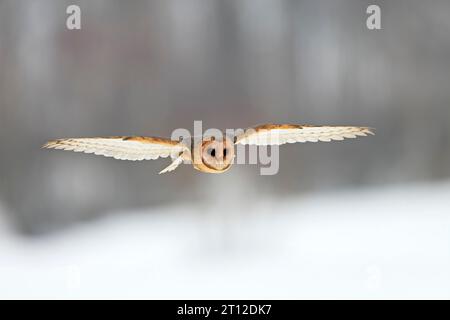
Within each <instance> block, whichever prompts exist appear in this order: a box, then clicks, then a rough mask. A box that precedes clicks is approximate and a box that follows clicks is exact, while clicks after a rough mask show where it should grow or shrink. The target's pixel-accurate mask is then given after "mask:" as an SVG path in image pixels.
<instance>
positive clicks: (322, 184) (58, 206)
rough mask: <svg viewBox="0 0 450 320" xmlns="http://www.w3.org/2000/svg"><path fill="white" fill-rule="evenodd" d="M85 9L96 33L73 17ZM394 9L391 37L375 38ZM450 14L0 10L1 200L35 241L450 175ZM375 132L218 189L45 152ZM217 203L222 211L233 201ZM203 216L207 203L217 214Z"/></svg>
mask: <svg viewBox="0 0 450 320" xmlns="http://www.w3.org/2000/svg"><path fill="white" fill-rule="evenodd" d="M70 4H77V5H79V6H80V7H81V23H82V28H81V30H67V28H66V19H67V16H68V15H67V14H66V8H67V6H68V5H70ZM369 4H378V5H379V6H380V7H381V25H382V30H378V31H371V30H368V29H367V28H366V18H367V14H366V8H367V7H368V5H369ZM449 13H450V2H449V1H447V0H442V1H439V0H434V1H419V0H397V1H381V0H378V1H361V0H348V1H335V0H319V1H297V0H286V1H271V0H230V1H220V0H170V1H167V0H160V1H143V0H134V1H118V0H117V1H111V0H89V1H87V0H86V1H55V0H39V1H34V0H14V1H13V0H2V1H0V150H1V157H0V201H1V202H2V203H3V206H4V207H5V208H6V209H5V210H4V211H5V212H7V215H8V218H9V220H11V221H12V222H13V223H14V224H15V225H16V227H17V230H19V231H21V232H23V233H25V234H30V235H32V234H42V233H47V232H50V231H52V230H59V229H61V228H65V227H66V226H69V225H71V224H73V223H75V222H78V221H84V220H91V219H95V218H96V217H98V216H99V215H104V214H105V213H107V212H113V211H118V210H125V209H135V208H136V209H138V208H153V209H155V208H156V209H158V208H163V207H165V206H168V205H174V204H176V205H186V206H191V207H192V206H193V207H194V208H197V210H198V211H199V212H201V211H214V207H215V206H216V205H217V204H219V203H220V205H226V201H224V200H223V198H225V199H231V201H238V202H239V203H240V204H241V206H242V210H244V209H245V211H246V212H252V210H253V209H254V208H255V206H256V205H257V203H258V199H261V198H265V199H267V198H271V199H275V201H283V199H287V198H292V197H294V198H295V197H297V196H300V195H303V194H305V193H316V192H322V191H325V190H342V189H352V188H361V187H384V186H386V185H390V184H408V183H410V182H413V181H437V180H444V179H447V178H449V176H450V90H449V88H450V87H449V85H450V63H449V59H450V36H449V35H450V14H449ZM194 120H202V121H203V127H204V129H207V128H220V129H225V128H246V127H248V126H251V125H254V124H258V123H265V122H275V123H284V122H286V123H300V124H301V123H310V124H342V125H367V126H370V127H374V128H376V136H374V137H369V138H362V139H357V140H351V141H345V142H339V143H332V144H327V143H322V144H301V145H288V146H285V147H283V148H281V149H280V157H281V161H280V162H281V163H280V171H279V173H278V174H277V175H275V176H260V175H259V169H258V168H257V167H256V166H234V167H233V168H232V170H230V171H229V172H228V173H227V174H225V175H219V176H209V175H205V174H201V173H199V172H196V171H194V170H193V169H192V167H190V166H182V167H181V168H180V169H178V170H177V171H176V173H175V174H166V175H158V174H157V172H158V171H159V170H160V169H161V168H163V167H165V166H166V165H167V159H166V160H158V161H147V162H122V161H117V160H112V159H106V158H103V157H95V156H91V155H80V154H75V153H70V152H57V151H48V150H41V149H40V146H41V145H42V144H43V143H44V142H45V141H47V140H49V139H53V138H62V137H81V136H103V135H104V136H109V135H150V136H151V135H157V136H170V134H171V132H172V130H173V129H175V128H187V129H189V130H193V121H194ZM219 199H222V200H220V201H219ZM205 203H206V204H205Z"/></svg>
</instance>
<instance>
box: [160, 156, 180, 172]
mask: <svg viewBox="0 0 450 320" xmlns="http://www.w3.org/2000/svg"><path fill="white" fill-rule="evenodd" d="M182 162H183V157H182V156H181V155H180V156H179V157H178V158H175V160H173V161H172V163H171V164H170V165H169V166H167V167H166V168H164V169H163V170H161V171H160V172H159V174H161V173H166V172H170V171H173V170H175V169H176V168H177V167H178V166H179V165H180V164H181V163H182Z"/></svg>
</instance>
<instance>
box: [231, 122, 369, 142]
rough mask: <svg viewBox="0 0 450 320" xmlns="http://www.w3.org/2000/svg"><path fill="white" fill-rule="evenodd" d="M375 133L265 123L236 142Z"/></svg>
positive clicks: (365, 129) (311, 139)
mask: <svg viewBox="0 0 450 320" xmlns="http://www.w3.org/2000/svg"><path fill="white" fill-rule="evenodd" d="M368 134H373V132H372V130H371V129H370V128H368V127H349V126H311V125H294V124H264V125H259V126H256V127H253V128H248V129H247V130H246V131H245V132H244V133H243V134H241V135H239V136H237V137H236V140H235V143H236V144H250V145H261V146H266V145H281V144H285V143H295V142H317V141H332V140H344V139H345V138H356V137H357V136H366V135H368Z"/></svg>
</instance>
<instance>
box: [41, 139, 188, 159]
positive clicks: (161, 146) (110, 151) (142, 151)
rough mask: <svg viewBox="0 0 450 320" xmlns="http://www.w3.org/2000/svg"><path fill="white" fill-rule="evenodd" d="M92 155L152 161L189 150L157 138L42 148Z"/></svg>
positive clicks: (54, 144)
mask: <svg viewBox="0 0 450 320" xmlns="http://www.w3.org/2000/svg"><path fill="white" fill-rule="evenodd" d="M42 147H43V148H47V149H61V150H70V151H75V152H84V153H93V154H96V155H102V156H105V157H113V158H115V159H119V160H132V161H138V160H152V159H157V158H159V157H162V158H166V157H168V156H171V157H173V158H176V157H179V156H180V155H181V154H182V153H183V152H185V151H189V148H188V147H187V146H186V145H184V144H183V143H181V142H178V141H174V140H170V139H165V138H157V137H104V138H69V139H57V140H52V141H49V142H47V143H46V144H45V145H43V146H42Z"/></svg>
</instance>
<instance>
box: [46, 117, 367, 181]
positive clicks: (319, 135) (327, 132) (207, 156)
mask: <svg viewBox="0 0 450 320" xmlns="http://www.w3.org/2000/svg"><path fill="white" fill-rule="evenodd" d="M367 134H373V132H372V130H371V129H370V128H368V127H351V126H312V125H293V124H264V125H258V126H255V127H251V128H248V129H247V130H245V131H243V132H242V133H241V134H235V135H234V136H232V137H230V136H227V135H223V136H222V138H221V139H215V138H214V137H202V138H201V139H191V141H189V143H186V141H185V140H171V139H167V138H157V137H134V136H128V137H127V136H116V137H103V138H101V137H98V138H68V139H57V140H52V141H49V142H47V143H46V144H45V145H44V146H43V148H48V149H62V150H71V151H75V152H84V153H94V154H96V155H103V156H105V157H113V158H115V159H119V160H132V161H136V160H153V159H157V158H159V157H161V158H166V157H169V156H170V157H171V158H172V163H171V164H170V165H169V166H168V167H166V168H165V169H163V170H162V171H161V172H160V174H161V173H166V172H170V171H173V170H175V169H176V168H177V167H178V166H179V165H180V164H181V163H182V162H187V163H192V165H193V167H194V168H195V169H197V170H199V171H202V172H206V173H223V172H225V171H227V170H228V169H230V167H231V165H232V164H233V161H234V157H235V150H234V148H235V145H238V144H239V145H257V146H267V145H282V144H286V143H295V142H317V141H332V140H344V138H356V137H357V136H366V135H367Z"/></svg>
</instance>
